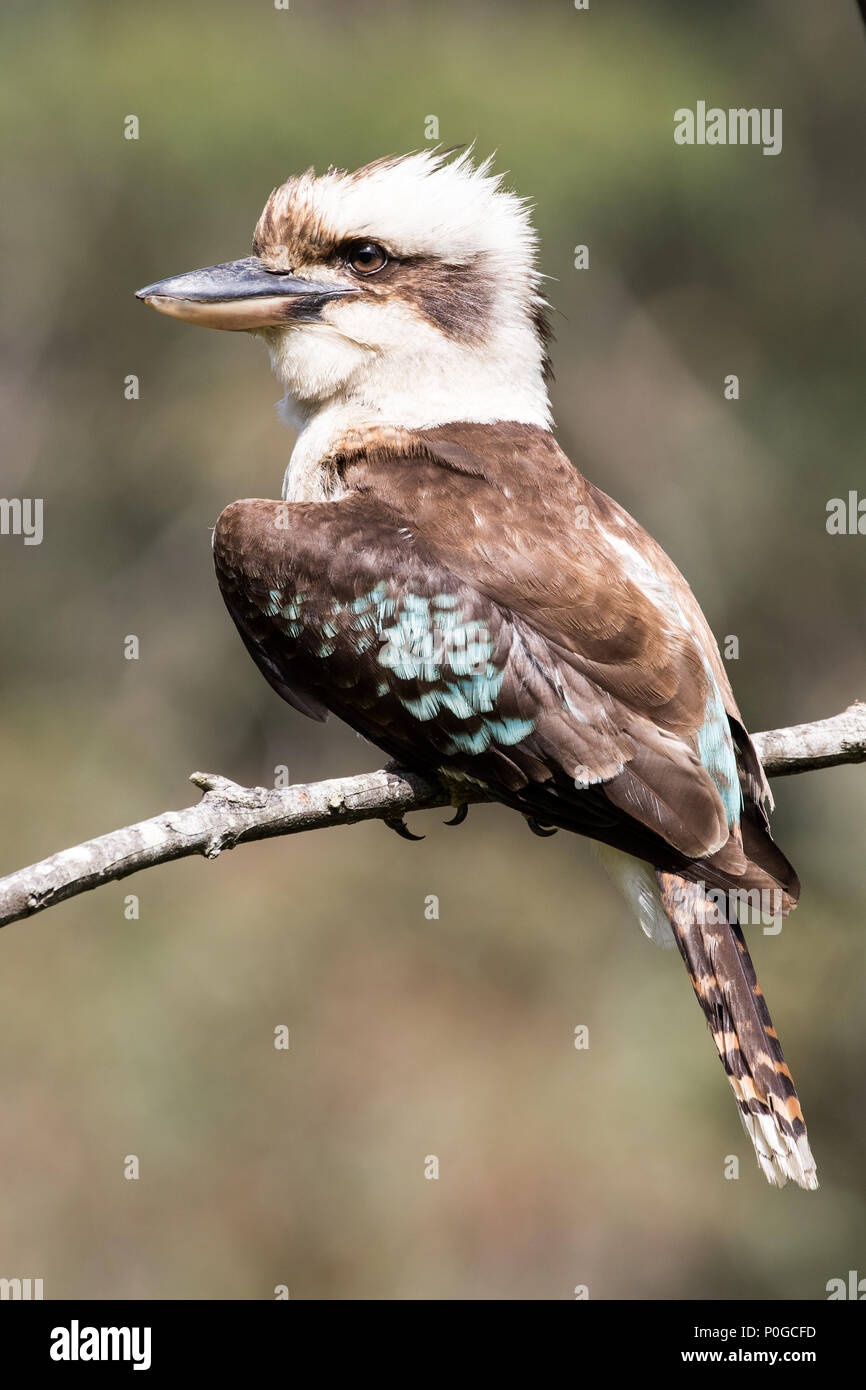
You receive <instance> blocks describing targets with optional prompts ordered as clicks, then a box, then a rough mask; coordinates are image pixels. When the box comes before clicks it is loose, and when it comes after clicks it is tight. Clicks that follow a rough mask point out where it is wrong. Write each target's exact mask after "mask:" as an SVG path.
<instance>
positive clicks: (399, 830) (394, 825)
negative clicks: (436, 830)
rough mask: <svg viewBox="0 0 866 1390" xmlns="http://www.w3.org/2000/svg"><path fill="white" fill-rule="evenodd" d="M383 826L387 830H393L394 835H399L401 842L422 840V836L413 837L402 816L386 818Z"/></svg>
mask: <svg viewBox="0 0 866 1390" xmlns="http://www.w3.org/2000/svg"><path fill="white" fill-rule="evenodd" d="M385 824H386V825H387V827H388V829H389V830H393V831H394V834H395V835H399V836H400V839H401V840H423V839H424V838H425V837H424V836H423V835H413V834H412V831H411V830H410V829H409V827H408V825H407V824H406V822H405V821H404V819H403V817H402V816H386V817H385Z"/></svg>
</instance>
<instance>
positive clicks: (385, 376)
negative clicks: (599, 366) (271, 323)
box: [269, 306, 552, 502]
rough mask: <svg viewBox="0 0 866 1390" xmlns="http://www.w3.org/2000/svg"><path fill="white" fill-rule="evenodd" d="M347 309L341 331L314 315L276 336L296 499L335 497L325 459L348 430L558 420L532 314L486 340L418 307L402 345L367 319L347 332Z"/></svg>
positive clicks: (291, 490)
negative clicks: (464, 339) (370, 335)
mask: <svg viewBox="0 0 866 1390" xmlns="http://www.w3.org/2000/svg"><path fill="white" fill-rule="evenodd" d="M342 307H343V306H341V308H342ZM347 307H348V306H347ZM348 317H349V316H348V315H347V314H346V312H345V310H344V311H343V313H342V315H341V323H340V331H339V332H337V331H336V329H335V327H332V326H330V325H328V324H325V323H323V324H318V325H308V326H306V327H305V328H303V329H301V330H296V331H293V332H290V333H288V334H285V335H284V336H283V337H281V338H280V339H279V340H277V341H275V342H272V343H271V344H269V347H270V353H271V361H272V365H273V368H274V371H275V373H276V375H277V377H278V378H279V379H280V380H281V381H282V382H283V384H284V386H285V387H286V398H285V399H284V401H283V402H282V404H281V410H280V413H281V415H282V418H283V419H284V420H285V421H286V423H287V424H289V425H292V426H294V427H295V428H297V429H299V430H300V433H299V435H298V439H297V442H296V444H295V447H294V450H293V452H292V456H291V459H290V460H289V466H288V468H287V470H286V475H285V480H284V483H283V496H284V497H285V498H286V499H287V500H288V501H290V502H304V501H308V502H311V501H321V500H324V499H325V498H328V497H331V498H333V496H334V492H333V490H332V487H333V484H332V480H330V479H329V477H328V474H327V470H326V469H325V468H324V467H323V464H324V463H325V461H326V460H327V458H328V456H329V455H330V454H331V453H332V451H333V448H334V445H335V444H336V443H337V442H338V441H339V440H340V439H341V438H342V437H343V436H344V435H345V434H346V433H347V432H348V431H350V430H359V429H365V428H369V427H371V426H372V427H377V426H378V427H380V428H386V427H394V428H402V429H410V430H419V429H431V428H433V427H434V426H436V425H445V424H450V423H453V422H455V421H474V422H476V423H479V424H492V423H494V422H496V421H499V420H513V421H516V422H520V423H523V424H531V425H537V426H539V428H541V429H549V428H550V427H551V424H552V417H551V412H550V403H549V401H548V397H547V388H546V386H545V382H544V374H543V366H542V361H541V350H540V346H539V342H538V338H537V336H536V334H535V333H534V332H533V331H532V330H531V328H530V327H529V325H528V324H525V323H517V322H512V323H510V324H507V325H504V327H505V331H503V332H500V333H498V334H496V335H495V337H494V338H493V340H492V341H487V342H485V343H484V344H483V346H480V345H479V344H478V343H472V344H470V343H465V344H464V343H460V342H455V341H454V340H450V339H447V338H445V337H444V336H443V334H442V333H440V332H439V331H438V330H436V329H434V328H433V327H432V326H431V327H428V326H426V325H423V324H419V322H418V320H417V319H416V318H414V316H413V319H412V322H411V323H410V324H407V325H406V335H405V338H404V339H403V341H402V342H401V343H399V344H398V343H395V344H394V347H395V349H396V348H399V350H398V351H393V352H391V351H388V352H382V351H371V350H370V349H369V348H368V347H367V345H366V344H365V343H364V335H363V323H358V324H356V325H355V326H354V327H355V329H356V331H354V332H352V336H351V337H349V336H348V332H347V330H348V329H349V328H350V324H349V323H348V322H347V319H348Z"/></svg>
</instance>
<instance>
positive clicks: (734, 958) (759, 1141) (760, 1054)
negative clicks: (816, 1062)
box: [658, 870, 818, 1188]
mask: <svg viewBox="0 0 866 1390" xmlns="http://www.w3.org/2000/svg"><path fill="white" fill-rule="evenodd" d="M658 881H659V887H660V889H661V896H662V902H663V904H664V908H665V911H666V912H667V914H668V917H669V918H670V921H671V925H672V926H673V929H674V935H675V937H676V942H677V946H678V947H679V950H680V954H681V956H682V958H683V960H684V961H685V964H686V969H687V970H688V972H689V979H690V980H691V982H692V985H693V987H694V991H695V994H696V995H697V997H698V1002H699V1003H700V1006H701V1008H702V1009H703V1011H704V1014H705V1015H706V1019H707V1023H708V1024H709V1028H710V1032H711V1033H712V1035H713V1041H714V1042H715V1044H716V1048H717V1050H718V1053H719V1056H720V1057H721V1059H722V1066H723V1067H724V1069H725V1071H726V1073H727V1076H728V1080H729V1081H730V1083H731V1087H732V1089H733V1092H734V1095H735V1096H736V1099H737V1107H738V1109H739V1112H740V1119H741V1120H742V1122H743V1126H744V1128H745V1131H746V1133H747V1134H748V1136H749V1138H750V1139H751V1141H752V1143H753V1145H754V1146H755V1153H756V1155H757V1159H758V1163H759V1165H760V1167H761V1170H762V1172H763V1173H764V1176H765V1177H766V1178H767V1180H768V1181H769V1182H771V1183H774V1184H776V1186H778V1187H784V1185H785V1183H786V1182H787V1180H788V1178H793V1180H794V1182H796V1183H799V1184H800V1186H801V1187H806V1188H816V1187H817V1186H818V1179H817V1177H816V1174H815V1160H814V1158H813V1157H812V1152H811V1150H810V1148H809V1140H808V1137H807V1134H806V1124H805V1121H804V1119H803V1112H802V1110H801V1109H800V1102H799V1100H798V1099H797V1092H796V1090H795V1088H794V1082H793V1079H792V1077H791V1073H790V1071H789V1070H788V1068H787V1066H786V1064H785V1058H784V1057H783V1055H782V1048H781V1046H780V1044H779V1039H778V1037H777V1035H776V1030H775V1028H774V1027H773V1023H772V1019H771V1018H770V1013H769V1010H768V1008H767V1005H766V1001H765V1000H764V996H763V993H762V992H761V987H760V985H759V984H758V981H757V978H756V976H755V967H754V966H753V965H752V961H751V957H750V956H749V952H748V950H747V948H746V943H745V940H744V939H743V934H742V932H741V930H740V928H739V926H737V925H736V924H735V923H729V922H727V921H726V920H725V919H724V917H723V916H722V915H721V912H720V909H719V906H718V904H717V903H716V902H714V901H712V900H710V899H708V898H707V894H706V890H705V889H704V888H703V887H702V886H700V885H699V884H697V883H690V882H688V881H687V880H686V879H683V878H680V877H679V876H678V875H677V874H670V873H665V872H663V871H662V870H659V871H658Z"/></svg>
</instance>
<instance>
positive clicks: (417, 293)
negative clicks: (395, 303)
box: [370, 256, 493, 342]
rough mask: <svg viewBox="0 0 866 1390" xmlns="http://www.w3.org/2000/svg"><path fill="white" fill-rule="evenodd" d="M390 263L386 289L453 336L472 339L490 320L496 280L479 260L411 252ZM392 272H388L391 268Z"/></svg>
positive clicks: (474, 338)
mask: <svg viewBox="0 0 866 1390" xmlns="http://www.w3.org/2000/svg"><path fill="white" fill-rule="evenodd" d="M392 266H393V269H392V268H391V266H386V268H385V270H384V271H383V272H382V276H379V277H375V276H371V277H370V279H371V281H372V280H374V279H382V277H383V276H388V278H387V280H383V283H382V287H383V289H385V288H387V293H388V294H389V295H391V296H393V297H394V298H395V299H401V300H403V301H404V302H405V303H407V304H409V305H411V306H412V307H413V308H414V309H416V310H417V311H418V313H419V314H421V315H422V316H423V317H424V318H425V319H427V321H428V322H429V323H432V324H434V325H435V326H436V327H437V328H439V329H441V330H442V332H443V333H447V335H448V337H449V338H455V339H457V340H459V341H461V342H472V341H473V340H477V339H478V338H481V337H482V336H483V334H484V330H485V328H486V326H487V324H488V323H489V321H490V313H491V308H492V303H493V280H492V277H491V276H490V275H488V274H487V273H486V272H485V271H484V270H482V269H481V268H479V266H478V265H477V264H470V265H448V264H443V263H442V262H441V261H437V260H434V259H433V258H432V257H428V256H408V257H406V258H405V259H403V260H398V261H395V262H392ZM389 270H391V274H390V275H388V271H389Z"/></svg>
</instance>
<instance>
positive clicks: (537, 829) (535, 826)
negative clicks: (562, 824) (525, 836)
mask: <svg viewBox="0 0 866 1390" xmlns="http://www.w3.org/2000/svg"><path fill="white" fill-rule="evenodd" d="M526 824H527V825H528V826H529V828H530V830H531V831H532V833H533V835H540V836H541V838H542V840H548V839H550V836H551V835H555V834H556V832H557V830H558V829H559V827H558V826H556V825H539V823H538V821H537V820H536V819H535V816H527V817H526Z"/></svg>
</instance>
